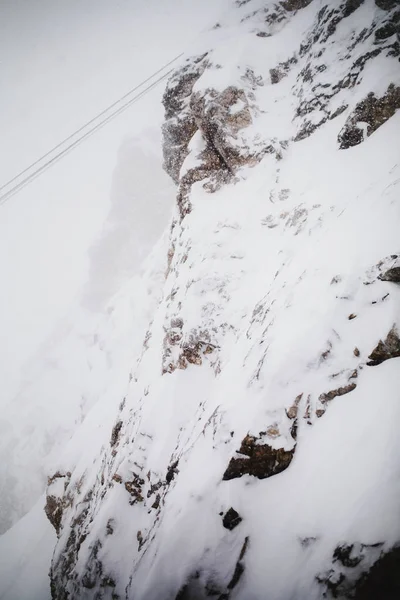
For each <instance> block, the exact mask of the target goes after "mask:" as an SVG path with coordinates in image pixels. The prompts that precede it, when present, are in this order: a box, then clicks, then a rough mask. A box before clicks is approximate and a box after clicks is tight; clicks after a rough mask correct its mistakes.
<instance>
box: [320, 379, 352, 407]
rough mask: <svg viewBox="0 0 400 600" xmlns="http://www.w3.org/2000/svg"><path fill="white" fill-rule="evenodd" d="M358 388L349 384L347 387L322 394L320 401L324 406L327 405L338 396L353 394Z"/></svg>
mask: <svg viewBox="0 0 400 600" xmlns="http://www.w3.org/2000/svg"><path fill="white" fill-rule="evenodd" d="M356 387H357V384H355V383H349V385H345V386H343V387H340V388H338V389H336V390H331V391H330V392H326V393H325V394H321V395H320V397H319V400H320V402H322V404H326V403H327V402H330V401H331V400H333V399H334V398H336V396H344V395H345V394H348V393H349V392H352V391H353V390H355V389H356Z"/></svg>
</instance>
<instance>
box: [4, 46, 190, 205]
mask: <svg viewBox="0 0 400 600" xmlns="http://www.w3.org/2000/svg"><path fill="white" fill-rule="evenodd" d="M181 56H183V53H181V54H179V55H178V56H176V57H175V58H173V59H172V60H170V61H169V62H168V63H166V64H165V65H164V66H162V67H161V68H160V69H158V70H157V71H155V72H154V73H153V74H152V75H150V77H148V78H147V79H145V80H143V81H142V82H141V83H139V84H138V85H136V86H135V87H134V88H132V89H131V90H130V91H129V92H127V93H126V94H124V95H123V96H121V98H119V99H118V100H116V101H115V102H113V103H112V104H110V106H108V107H107V108H105V109H104V110H102V111H101V112H100V113H98V114H97V115H96V116H95V117H93V118H92V119H90V121H88V122H87V123H85V124H84V125H82V127H80V128H79V129H77V130H76V131H74V133H72V134H71V135H69V136H68V137H67V138H65V139H64V140H63V141H62V142H60V143H58V144H57V145H56V146H54V147H53V148H51V150H49V151H48V152H46V154H43V156H41V157H40V158H38V159H37V160H35V162H33V163H32V164H30V165H29V166H28V167H26V168H25V169H24V170H23V171H21V172H20V173H18V174H17V175H15V176H14V177H13V178H12V179H10V180H9V181H7V182H6V183H4V184H3V185H2V186H1V187H0V191H1V190H3V189H5V188H6V187H8V186H9V185H10V184H11V183H13V182H14V181H16V180H17V179H19V178H20V177H21V176H22V175H24V174H25V173H27V172H28V171H30V170H31V169H32V168H33V167H35V166H36V165H38V164H39V163H40V162H41V161H42V160H44V159H45V158H47V157H48V156H50V155H51V154H52V153H53V152H54V151H55V150H58V149H59V148H61V146H63V145H64V144H65V143H66V142H68V141H70V140H71V139H72V138H74V137H75V136H76V135H78V134H79V133H81V132H82V131H83V130H84V129H86V128H87V127H88V126H89V125H91V124H92V123H94V122H95V121H97V119H99V118H100V117H102V116H104V115H105V114H106V113H108V112H109V111H110V110H111V109H112V108H114V107H115V106H117V105H118V104H119V103H120V102H122V101H123V100H125V99H126V98H128V97H129V96H130V95H131V94H133V93H134V92H135V91H137V90H138V89H139V88H141V87H142V86H143V85H145V84H146V83H148V82H149V81H150V80H151V79H153V77H155V76H156V75H158V74H159V73H161V72H162V71H163V70H164V69H166V68H167V67H168V66H170V65H171V64H172V63H174V62H175V61H177V60H178V59H179V58H180V57H181ZM172 71H173V69H170V70H169V71H167V73H165V74H164V75H163V76H161V77H159V78H158V79H157V80H156V81H155V82H153V83H152V84H150V85H149V86H148V87H147V88H145V89H144V90H142V91H141V92H140V93H139V94H137V95H136V96H134V97H133V98H132V99H131V100H129V102H127V103H125V104H123V105H122V106H121V107H119V108H118V109H117V110H116V111H114V112H113V113H111V115H109V116H108V117H106V118H105V119H103V120H102V121H100V123H98V124H97V125H95V127H93V128H92V129H90V130H89V131H88V132H86V133H85V134H84V135H83V136H81V137H80V138H78V140H76V141H75V142H73V143H72V144H70V145H69V146H67V148H65V149H64V150H62V151H61V152H60V153H58V154H57V155H56V156H55V157H53V158H52V159H50V160H49V161H48V162H46V163H45V164H44V165H43V166H42V167H40V168H39V169H37V170H36V171H34V173H32V174H31V175H29V176H28V177H26V178H25V179H23V181H21V182H20V183H18V184H17V185H15V186H14V187H12V188H11V190H9V191H8V192H6V193H5V194H3V195H1V196H0V206H1V205H2V204H4V203H5V202H7V200H9V198H11V197H12V196H14V194H16V193H17V192H19V191H20V190H21V189H22V188H24V187H25V186H26V185H28V183H30V182H31V181H33V180H34V179H36V177H38V176H39V175H40V174H41V173H42V172H43V171H45V170H47V169H48V168H49V167H50V166H51V165H53V164H54V163H55V162H57V161H58V160H60V158H62V157H63V156H64V155H65V154H67V153H68V152H70V151H71V150H72V149H74V148H75V147H76V146H78V145H79V144H80V143H81V142H82V141H83V140H85V139H86V138H87V137H89V136H90V135H92V134H93V133H94V132H95V131H97V130H98V129H101V127H103V126H104V125H106V124H107V123H108V122H109V121H110V120H111V119H113V118H114V117H116V116H118V115H119V114H120V113H121V112H123V111H124V110H126V109H127V108H128V107H129V106H131V105H132V104H134V103H135V102H136V101H137V100H139V99H140V98H142V97H143V96H144V95H145V94H147V93H148V92H149V91H150V90H151V89H153V88H154V87H155V86H156V85H157V84H158V83H160V82H161V81H163V80H164V79H165V78H166V77H168V75H170V74H171V73H172Z"/></svg>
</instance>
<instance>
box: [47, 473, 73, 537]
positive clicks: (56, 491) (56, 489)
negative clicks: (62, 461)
mask: <svg viewBox="0 0 400 600" xmlns="http://www.w3.org/2000/svg"><path fill="white" fill-rule="evenodd" d="M70 477H71V473H66V474H62V473H60V472H59V471H57V473H55V474H54V475H53V476H52V477H49V478H48V481H47V494H46V505H45V507H44V512H45V513H46V517H47V518H48V520H49V521H50V523H51V524H52V525H53V527H54V529H55V530H56V533H57V535H58V534H59V533H60V529H61V521H62V517H63V511H64V509H65V508H66V507H67V506H68V504H69V499H68V498H65V497H64V494H65V492H66V490H67V488H68V485H69V481H70Z"/></svg>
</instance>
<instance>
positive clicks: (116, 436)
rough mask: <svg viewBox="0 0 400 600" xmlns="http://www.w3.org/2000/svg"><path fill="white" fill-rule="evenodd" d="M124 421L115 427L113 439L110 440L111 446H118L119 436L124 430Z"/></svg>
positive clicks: (112, 433) (112, 434)
mask: <svg viewBox="0 0 400 600" xmlns="http://www.w3.org/2000/svg"><path fill="white" fill-rule="evenodd" d="M122 425H123V423H122V421H118V422H117V423H116V424H115V425H114V427H113V430H112V432H111V439H110V446H111V447H113V446H115V445H116V444H117V442H118V440H119V434H120V432H121V429H122Z"/></svg>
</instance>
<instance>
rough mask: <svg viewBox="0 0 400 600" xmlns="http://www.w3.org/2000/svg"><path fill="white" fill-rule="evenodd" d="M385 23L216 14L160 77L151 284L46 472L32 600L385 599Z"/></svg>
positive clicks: (301, 12) (361, 6)
mask: <svg viewBox="0 0 400 600" xmlns="http://www.w3.org/2000/svg"><path fill="white" fill-rule="evenodd" d="M398 22H399V12H398V10H397V8H396V3H393V2H376V3H375V2H373V1H372V0H364V1H362V0H346V1H344V2H340V1H338V0H334V1H331V2H329V3H327V2H324V1H322V0H321V1H320V0H314V1H311V2H309V1H308V2H307V1H304V0H303V1H300V2H295V1H291V0H287V1H286V2H283V3H274V2H265V1H261V0H241V1H239V0H238V1H236V2H233V3H232V7H231V10H230V11H228V13H227V15H226V22H223V21H221V22H220V23H218V24H217V25H218V26H216V27H215V28H214V29H213V30H212V32H210V35H208V36H205V40H204V47H203V48H201V49H200V51H199V53H198V54H197V55H196V57H194V58H193V59H189V60H187V61H186V62H185V63H183V65H181V66H180V67H179V68H178V69H177V71H176V72H175V74H174V75H173V76H172V78H171V80H170V82H169V84H168V86H167V89H166V92H165V94H164V106H165V109H166V121H165V124H164V128H163V135H164V161H165V169H166V170H167V172H168V173H169V174H170V175H171V177H172V178H173V180H174V181H175V182H176V183H177V186H178V189H177V207H176V214H175V216H174V218H173V221H172V223H171V226H170V231H169V233H168V236H169V237H168V240H167V242H168V243H166V244H160V245H159V247H158V250H157V252H155V253H154V255H153V258H154V264H157V265H160V264H163V270H164V272H165V279H164V281H162V282H160V289H159V290H158V296H157V298H158V302H156V303H155V304H156V306H154V310H153V314H152V317H151V319H150V322H149V324H148V327H147V333H146V334H145V336H144V341H143V348H142V350H141V352H140V355H139V356H138V358H137V362H136V364H135V366H134V368H133V370H132V374H131V377H130V383H129V387H128V391H127V393H126V396H125V397H124V398H120V406H119V409H118V410H117V412H116V414H115V417H114V419H113V421H112V422H108V423H107V424H106V425H104V423H103V433H102V435H100V436H99V435H98V436H97V438H96V444H94V447H89V446H91V442H90V440H91V432H92V431H93V425H91V424H90V422H84V423H83V424H82V427H81V430H80V433H79V432H78V435H77V436H75V438H74V439H73V440H72V442H71V443H70V445H69V449H68V450H67V452H66V453H65V454H64V455H63V457H62V458H61V459H60V461H59V465H58V467H57V469H56V470H55V473H54V474H50V475H51V477H50V480H49V484H50V485H49V490H48V500H47V513H48V515H49V516H50V520H51V521H52V522H53V524H54V525H55V528H56V530H57V535H58V541H57V545H56V547H55V551H54V556H53V560H52V566H51V589H52V597H53V598H54V599H55V600H66V599H71V598H73V599H74V600H75V599H76V600H78V599H101V598H104V599H106V598H110V599H111V598H114V599H117V598H126V599H129V600H131V599H135V600H199V599H202V598H207V597H216V598H218V599H219V600H227V599H230V600H234V599H235V598H236V599H240V600H264V599H265V598H267V597H268V598H269V599H270V600H289V599H296V600H303V599H304V600H312V599H315V600H316V599H318V598H324V597H325V598H358V599H359V600H360V599H362V598H371V597H374V598H375V597H383V596H379V592H377V589H380V588H379V586H380V585H381V582H382V579H384V580H385V585H387V591H386V592H385V593H386V596H385V597H386V598H394V597H395V595H394V593H395V592H394V590H395V589H396V588H395V586H396V585H397V586H398V579H397V582H396V580H394V581H392V579H391V578H393V577H396V575H395V569H394V567H393V565H395V564H396V560H397V559H396V557H397V553H398V550H397V549H396V544H398V543H399V542H400V519H399V517H398V497H399V491H400V459H399V457H400V438H399V436H398V428H397V423H398V420H399V418H400V402H399V400H400V397H399V396H400V391H399V390H400V385H399V384H400V368H399V366H400V363H399V361H400V339H399V331H400V302H399V301H400V287H399V285H398V273H397V270H398V265H399V252H400V248H399V239H398V229H399V222H400V208H399V203H398V190H399V182H400V166H399V162H398V150H399V146H398V140H399V132H400V114H399V112H398V111H397V109H398V108H399V103H398V89H399V87H398V86H399V83H400V70H399V40H398V35H397V33H398V30H397V29H396V27H397V23H398ZM393 28H394V30H393ZM392 31H394V33H391V32H392ZM164 239H166V238H164ZM154 264H153V266H152V265H150V267H149V273H151V272H152V269H154ZM158 270H159V269H158ZM147 276H148V277H150V275H149V274H148V275H147ZM150 280H152V279H151V277H150ZM93 410H94V413H95V411H96V407H95V408H94V409H93ZM99 415H100V416H101V413H99ZM94 422H96V419H94ZM91 427H92V429H91ZM373 565H374V566H373ZM397 577H398V576H397ZM374 586H375V587H374ZM390 586H392V587H390ZM397 589H398V588H397ZM371 594H372V595H371ZM390 594H392V595H390Z"/></svg>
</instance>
